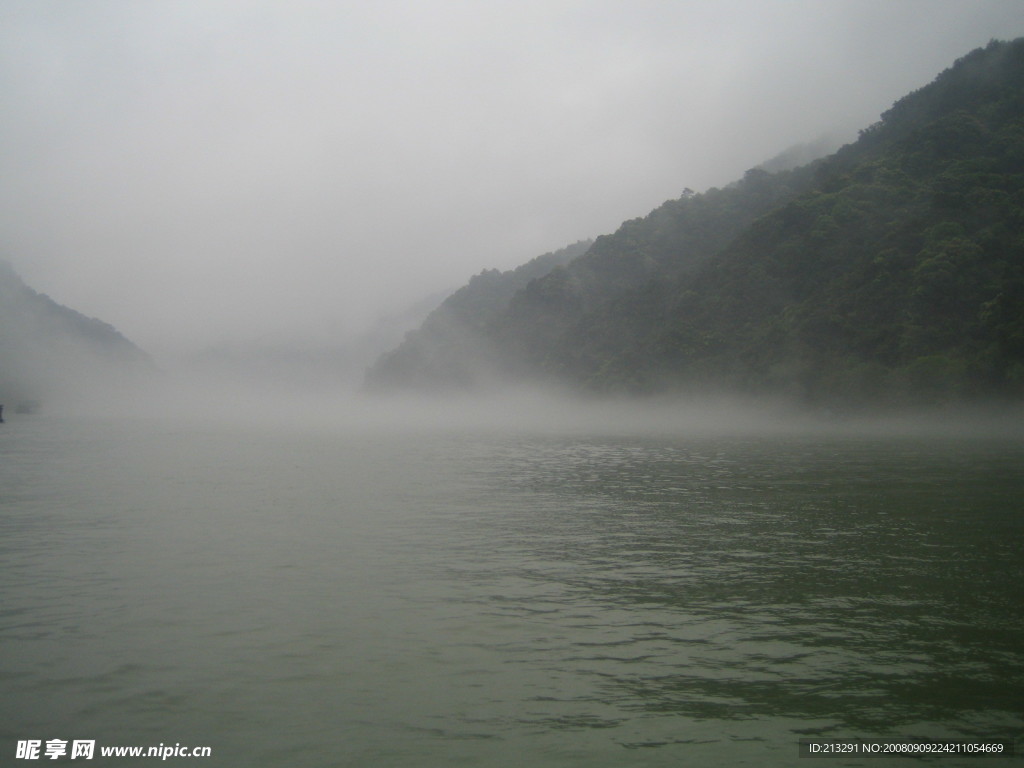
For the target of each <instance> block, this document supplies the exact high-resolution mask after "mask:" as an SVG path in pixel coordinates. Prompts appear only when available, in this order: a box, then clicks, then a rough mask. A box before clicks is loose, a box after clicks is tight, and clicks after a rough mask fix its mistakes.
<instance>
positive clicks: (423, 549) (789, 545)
mask: <svg viewBox="0 0 1024 768" xmlns="http://www.w3.org/2000/svg"><path fill="white" fill-rule="evenodd" d="M122 405H123V406H124V411H122V412H121V413H119V414H116V415H115V414H114V412H113V411H112V410H110V411H107V412H105V413H104V412H101V411H99V410H97V411H94V412H90V413H84V412H78V413H71V414H69V413H58V412H51V411H43V412H41V413H39V414H36V415H34V416H31V417H27V416H26V417H19V418H11V419H9V420H8V422H7V423H6V424H4V425H3V428H2V430H0V489H3V496H2V503H0V513H2V517H0V529H2V530H0V534H2V535H0V542H2V543H0V573H3V574H4V579H5V601H4V602H5V605H4V610H3V612H2V614H0V642H2V643H3V647H4V654H3V656H2V659H0V683H2V684H3V686H4V688H5V690H6V691H7V692H8V693H7V695H5V697H4V698H3V700H2V701H3V704H2V707H3V709H2V711H0V715H2V717H0V722H2V725H0V734H2V736H0V749H2V750H5V751H7V753H8V754H13V750H14V745H15V743H16V741H17V740H19V739H27V738H40V739H50V738H62V739H74V738H83V739H96V740H97V743H98V744H106V745H111V744H139V745H156V744H161V743H163V744H174V743H181V744H188V745H208V746H211V747H212V749H213V758H210V759H209V760H208V762H209V764H210V765H217V766H236V765H237V766H242V765H247V766H248V765H278V764H288V765H296V766H306V765H308V766H316V765H325V764H334V765H351V766H356V765H359V766H366V765H372V766H399V765H410V764H415V765H424V766H448V765H455V764H466V765H484V766H506V765H507V766H511V765H523V764H530V765H539V766H548V765H550V766H555V765H598V766H600V765H609V766H611V765H623V764H627V765H637V766H662V765H665V766H667V765H680V764H700V765H723V766H724V765H736V764H742V763H748V764H758V765H779V766H781V765H791V764H792V762H793V760H794V759H796V756H797V742H798V740H799V739H800V738H809V737H815V738H836V739H839V738H852V737H860V738H912V737H913V738H934V739H1003V740H1006V739H1010V740H1013V739H1019V738H1021V737H1022V736H1024V723H1022V721H1021V717H1020V710H1019V701H1018V695H1017V694H1018V692H1019V690H1020V687H1021V684H1022V683H1024V654H1022V653H1021V650H1020V649H1021V648H1024V642H1022V640H1024V604H1022V599H1021V594H1020V590H1019V589H1018V587H1019V583H1020V561H1021V560H1020V556H1021V541H1022V540H1024V539H1022V534H1024V530H1022V521H1021V518H1020V514H1019V500H1020V499H1021V498H1024V472H1022V471H1021V467H1022V466H1024V440H1022V439H1021V434H1020V432H1019V431H1016V433H1015V434H1014V429H1011V428H1008V427H1007V424H1008V421H1007V419H1005V418H1004V419H1003V420H1002V422H1001V427H1002V429H1001V432H1000V431H999V430H987V431H986V429H984V427H985V424H984V423H983V421H982V420H980V419H973V420H971V422H970V423H972V424H974V425H975V426H974V427H973V428H972V429H973V431H968V430H966V429H965V428H964V424H965V423H967V422H962V423H960V424H955V423H953V422H952V421H951V416H952V415H951V414H947V415H946V417H947V418H946V420H945V421H944V422H943V421H942V420H936V419H935V418H932V419H931V420H924V419H911V418H909V417H904V418H903V420H902V421H901V422H900V421H897V420H895V419H893V418H889V419H888V420H885V421H884V422H876V423H874V424H871V423H869V422H867V421H859V422H855V421H852V420H840V419H837V418H836V417H834V416H827V415H826V416H822V415H821V414H815V415H813V417H812V416H811V415H808V414H806V413H805V414H800V413H798V412H795V411H793V410H791V409H786V408H783V407H781V406H779V405H778V404H774V405H773V406H772V407H768V406H769V404H765V403H749V402H748V403H745V404H740V403H737V402H735V401H726V400H719V401H717V402H715V401H711V400H705V401H702V402H664V403H650V404H646V405H640V404H637V403H615V404H612V403H609V402H602V401H581V400H570V399H568V398H562V397H557V396H554V395H541V394H539V393H537V392H529V393H526V392H521V393H518V394H516V395H515V396H513V395H511V394H509V395H507V396H505V397H493V398H480V399H478V400H470V399H466V398H452V399H450V400H447V401H445V400H434V401H423V400H415V399H409V398H405V399H403V398H370V397H357V396H354V395H341V394H338V393H319V395H318V396H316V397H314V396H312V395H310V394H305V395H302V396H299V395H298V394H297V393H296V392H295V391H294V390H293V391H292V392H291V393H290V395H288V394H286V393H285V392H282V391H273V390H271V391H267V390H263V391H261V390H260V389H258V388H250V389H246V388H243V387H240V386H237V385H235V386H230V387H218V388H210V387H206V386H200V385H198V384H197V383H194V384H193V385H192V386H191V388H188V389H186V388H184V387H181V386H176V387H174V388H172V389H170V390H169V391H165V392H163V393H161V396H160V397H157V396H155V395H152V396H151V397H150V398H149V399H147V400H143V399H141V398H140V399H135V400H131V401H128V402H125V403H122ZM1018 424H1019V422H1018ZM988 426H990V427H991V426H992V421H990V422H989V424H988ZM101 762H102V761H97V764H101ZM115 762H116V764H121V763H122V762H123V760H122V761H120V762H117V761H112V762H111V764H115ZM944 764H946V763H944ZM948 764H950V765H957V764H960V765H968V764H973V761H972V760H970V759H964V760H957V759H952V760H951V761H950V762H949V763H948Z"/></svg>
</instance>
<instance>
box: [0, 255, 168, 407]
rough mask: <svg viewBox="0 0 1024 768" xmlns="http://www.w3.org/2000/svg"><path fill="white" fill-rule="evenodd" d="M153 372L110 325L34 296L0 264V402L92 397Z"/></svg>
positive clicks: (13, 403) (13, 404)
mask: <svg viewBox="0 0 1024 768" xmlns="http://www.w3.org/2000/svg"><path fill="white" fill-rule="evenodd" d="M154 372H155V366H154V365H153V363H152V361H151V360H150V358H149V357H148V356H147V355H146V354H145V353H144V352H142V351H141V350H140V349H139V348H138V347H136V346H135V345H134V344H132V343H131V342H130V341H128V340H127V339H125V338H124V337H123V336H122V335H121V334H120V333H118V332H117V331H116V330H115V329H114V328H113V327H111V326H110V325H108V324H106V323H104V322H101V321H100V320H96V319H93V318H88V317H86V316H84V315H82V314H80V313H78V312H75V311H74V310H72V309H68V308H67V307H64V306H62V305H60V304H58V303H56V302H55V301H53V300H52V299H50V298H49V297H48V296H45V295H43V294H39V293H37V292H36V291H34V290H32V289H31V288H29V287H28V286H27V285H25V283H24V282H23V281H22V280H21V278H20V277H18V275H17V274H16V273H15V272H14V270H13V269H11V267H10V265H8V264H6V263H4V262H0V403H6V404H8V405H9V406H11V407H15V408H16V407H18V406H19V405H21V404H27V403H36V402H42V403H44V404H46V403H48V402H50V401H52V400H55V399H61V400H66V399H76V400H77V399H82V398H87V397H93V396H96V395H97V394H102V393H103V392H104V391H105V390H112V389H113V390H118V391H121V388H122V387H123V386H125V385H127V384H131V383H137V382H138V381H140V380H141V379H143V378H145V377H148V376H150V375H152V374H153V373H154Z"/></svg>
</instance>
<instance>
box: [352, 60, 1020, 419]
mask: <svg viewBox="0 0 1024 768" xmlns="http://www.w3.org/2000/svg"><path fill="white" fill-rule="evenodd" d="M786 165H788V163H787V162H785V161H784V160H781V161H779V162H775V163H769V164H766V166H765V167H770V168H776V167H781V168H785V167H786ZM471 285H472V284H471ZM470 287H471V286H467V287H466V289H469V288H470ZM466 289H464V290H466ZM429 322H430V321H429V320H428V323H429ZM467 325H468V326H471V327H473V332H472V334H471V338H470V339H469V340H468V341H469V342H471V343H463V341H462V340H460V336H459V334H460V333H461V331H458V332H455V333H447V331H446V330H445V329H444V328H440V327H435V328H433V329H431V330H429V331H428V329H427V325H426V324H425V325H424V327H423V329H421V331H420V332H419V333H420V334H423V333H425V332H426V333H428V334H429V338H430V343H429V344H424V343H419V342H418V341H417V339H418V337H417V336H413V337H410V340H409V341H407V343H406V344H405V345H403V347H404V351H403V347H400V348H399V350H397V351H396V353H394V354H393V355H392V356H391V357H390V358H387V359H386V360H384V361H382V363H381V364H379V365H378V366H377V367H376V368H375V369H374V370H373V372H372V373H373V375H372V376H370V378H369V380H370V382H371V383H376V384H378V385H381V386H384V385H387V386H392V387H399V386H401V387H412V388H422V387H425V386H436V385H437V383H438V382H439V381H441V380H444V377H443V376H442V377H438V376H434V375H427V372H430V371H435V370H438V369H443V370H447V371H462V370H463V369H465V368H469V369H472V370H474V371H476V373H475V374H474V375H473V376H468V377H467V376H461V375H454V376H449V377H448V383H450V384H460V385H465V384H467V383H468V384H471V385H476V384H479V383H480V382H483V381H489V382H517V381H523V380H527V381H541V382H551V383H558V384H561V385H568V386H570V387H572V388H575V389H577V390H581V391H591V392H628V393H654V392H664V391H679V390H688V391H694V390H696V391H702V390H706V389H712V390H714V391H716V392H721V391H723V390H726V391H736V392H744V393H772V394H784V395H788V396H792V397H794V398H797V399H799V400H802V401H805V402H814V403H830V404H837V405H843V404H846V405H858V404H866V403H924V402H927V403H936V402H950V401H961V400H967V399H973V398H981V397H992V396H995V397H1001V398H1011V399H1020V398H1022V397H1024V40H1016V41H1013V42H997V41H993V42H992V43H990V44H989V45H988V46H987V47H985V48H983V49H978V50H975V51H973V52H971V53H970V54H968V55H967V56H964V57H963V58H962V59H960V60H958V61H957V62H956V63H955V64H954V65H953V66H952V67H951V68H950V69H948V70H946V71H945V72H943V73H941V74H940V75H939V76H938V77H937V78H936V79H935V80H934V82H932V83H931V84H929V85H927V86H925V87H923V88H921V89H920V90H918V91H915V92H913V93H911V94H909V95H907V96H906V97H904V98H903V99H901V100H899V101H898V102H896V104H894V105H893V107H892V108H891V109H890V110H889V111H887V112H886V113H885V114H883V115H882V118H881V120H880V121H879V122H878V123H876V124H874V125H872V126H870V127H868V128H866V129H865V130H863V131H862V132H861V135H860V138H859V139H858V140H857V141H856V142H854V143H852V144H849V145H847V146H845V147H842V148H841V149H840V150H838V151H837V152H835V153H834V154H832V155H830V156H828V157H826V158H824V159H821V160H817V161H814V162H812V163H809V164H806V165H803V166H800V167H797V168H793V169H790V170H779V171H777V172H769V171H767V170H765V168H764V167H762V168H757V169H752V170H751V171H748V172H747V174H746V175H745V176H744V178H743V179H741V180H739V181H737V182H736V183H734V184H732V185H729V186H728V187H726V188H724V189H711V190H708V191H707V192H705V193H703V194H693V193H691V192H689V191H687V192H686V193H684V195H683V196H682V197H680V198H679V199H677V200H670V201H668V202H666V203H664V204H663V205H662V206H660V207H659V208H657V209H656V210H654V211H652V212H651V213H650V214H648V215H647V216H646V217H643V218H640V219H634V220H632V221H628V222H626V223H624V224H623V225H622V226H621V227H620V228H619V230H618V231H617V232H615V233H614V234H612V235H606V236H603V237H599V238H598V239H597V240H596V241H595V242H594V243H593V245H592V246H590V248H589V249H587V250H586V252H585V253H583V254H581V255H579V256H578V257H576V258H575V259H573V260H572V261H571V262H569V263H567V264H566V265H565V266H563V267H559V268H556V269H553V270H551V271H550V272H549V273H548V274H546V275H544V276H540V277H537V278H536V279H533V280H531V281H529V282H528V283H527V284H526V285H525V286H523V287H522V288H520V289H518V290H517V291H516V292H515V294H514V295H513V296H512V297H511V298H510V299H509V300H508V301H507V302H506V301H503V302H501V303H500V309H499V310H497V311H495V309H494V308H493V307H489V308H488V309H487V311H483V312H477V311H475V310H473V309H468V310H467V313H466V314H465V315H464V316H462V317H461V318H460V322H459V324H458V328H460V329H461V328H464V327H466V326H467ZM481 366H484V367H486V375H484V374H483V373H480V372H479V371H480V367H481Z"/></svg>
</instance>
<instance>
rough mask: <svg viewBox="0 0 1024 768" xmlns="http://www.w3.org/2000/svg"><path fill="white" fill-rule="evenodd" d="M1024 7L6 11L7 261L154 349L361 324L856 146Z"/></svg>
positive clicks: (154, 6)
mask: <svg viewBox="0 0 1024 768" xmlns="http://www.w3.org/2000/svg"><path fill="white" fill-rule="evenodd" d="M1022 34H1024V5H1022V3H1021V2H1020V0H877V1H876V0H708V1H706V2H696V1H687V0H666V1H665V2H645V0H621V1H619V0H616V1H610V0H595V1H593V2H587V1H584V0H536V1H535V0H510V1H509V2H504V1H503V0H465V1H459V0H421V1H420V2H413V1H412V0H399V1H397V2H390V1H388V0H381V1H379V2H368V1H367V2H345V1H344V0H321V1H316V0H277V1H276V2H270V1H269V0H149V1H147V2H142V1H141V0H75V1H74V2H70V1H69V0H0V225H2V229H0V238H2V240H0V257H4V256H5V257H6V258H7V259H8V260H9V261H10V262H11V263H12V264H13V265H14V267H15V268H16V269H17V270H18V271H19V272H20V273H21V275H22V276H23V277H24V278H25V279H26V281H28V282H29V283H30V284H31V285H32V286H33V287H35V288H36V289H37V290H39V291H41V292H44V293H48V294H49V295H50V296H52V297H53V298H54V299H55V300H57V301H60V302H61V303H64V304H67V305H69V306H71V307H73V308H75V309H77V310H79V311H81V312H83V313H85V314H87V315H90V316H97V317H100V318H101V319H103V320H106V321H107V322H110V323H112V324H113V325H115V326H116V327H117V328H118V329H119V330H121V331H122V332H123V333H124V334H125V335H127V336H128V337H129V338H131V339H132V340H133V341H135V342H136V343H138V344H140V345H141V346H143V347H144V348H147V349H149V350H150V351H152V352H154V353H156V354H157V355H160V354H161V353H166V352H169V351H175V350H180V349H187V348H201V347H203V346H206V345H208V344H215V343H222V342H225V341H242V342H252V341H258V340H264V341H283V340H287V339H289V338H292V337H307V338H310V339H313V340H315V341H318V342H319V341H323V340H324V339H329V338H332V337H333V338H339V339H341V338H344V337H345V336H346V335H347V334H350V333H354V332H356V331H357V330H358V329H359V328H360V327H361V326H362V325H364V324H365V323H367V322H368V321H369V320H370V319H371V318H372V317H374V316H375V315H379V314H384V313H389V312H393V311H395V310H398V309H400V308H402V306H404V305H405V304H407V303H409V302H412V301H414V300H415V299H417V298H419V297H421V296H423V295H425V294H428V293H431V292H434V291H438V290H441V289H444V288H448V287H455V286H457V285H459V284H461V283H463V282H464V281H465V280H466V279H467V278H468V277H469V276H471V275H472V274H475V273H477V272H479V271H480V270H482V269H484V268H490V267H498V268H502V269H508V268H511V267H513V266H516V265H518V264H520V263H522V262H524V261H526V260H528V259H530V258H532V257H533V256H536V255H539V254H541V253H543V252H545V251H549V250H553V249H555V248H558V247H561V246H563V245H566V244H569V243H572V242H575V241H576V240H579V239H583V238H587V237H592V236H597V235H599V234H603V233H607V232H611V231H614V230H615V229H616V228H617V227H618V225H619V224H620V223H621V222H622V221H623V220H625V219H628V218H633V217H636V216H641V215H644V214H646V213H647V212H648V211H649V210H650V209H652V208H653V207H655V206H657V205H658V204H660V203H661V202H663V201H664V200H666V199H668V198H672V197H677V196H678V195H679V194H680V192H681V191H682V189H683V188H684V187H691V188H693V189H695V190H698V191H703V190H704V189H707V188H708V187H711V186H721V185H724V184H726V183H728V182H730V181H732V180H734V179H736V178H738V177H739V176H741V175H742V173H743V172H744V171H745V170H746V169H747V168H750V167H752V166H754V165H756V164H758V163H759V162H761V161H763V160H765V159H767V158H769V157H770V156H772V155H774V154H776V153H778V152H779V151H781V150H783V149H785V148H787V147H788V146H790V145H792V144H795V143H799V142H804V141H811V140H814V139H816V138H818V137H819V136H820V135H821V134H823V133H826V132H829V131H837V130H838V131H840V132H841V135H842V136H843V138H845V139H847V140H849V139H852V138H854V137H855V136H856V131H857V129H858V128H862V127H865V126H866V125H868V124H870V123H872V122H874V121H875V120H876V119H877V118H878V116H879V114H880V113H881V112H882V111H884V110H885V109H887V108H888V107H889V106H890V105H891V104H892V102H893V101H894V100H896V99H897V98H899V97H901V96H903V95H904V94H906V93H907V92H908V91H910V90H913V89H915V88H918V87H921V86H923V85H925V84H927V83H928V82H930V81H931V80H932V79H933V78H934V77H935V75H937V74H938V72H939V71H941V70H942V69H945V68H946V67H948V66H949V65H950V64H952V62H953V61H954V60H955V59H956V58H958V57H960V56H962V55H963V54H965V53H967V52H968V51H970V50H971V49H973V48H976V47H978V46H981V45H984V44H985V43H987V42H988V41H989V40H990V39H991V38H999V39H1009V38H1012V37H1016V36H1020V35H1022Z"/></svg>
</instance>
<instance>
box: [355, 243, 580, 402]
mask: <svg viewBox="0 0 1024 768" xmlns="http://www.w3.org/2000/svg"><path fill="white" fill-rule="evenodd" d="M591 243H592V241H589V240H587V241H581V242H578V243H575V244H574V245H570V246H568V247H566V248H562V249H560V250H557V251H553V252H551V253H546V254H544V255H543V256H538V257H537V258H535V259H532V260H531V261H529V262H527V263H526V264H523V265H522V266H520V267H517V268H516V269H513V270H509V271H507V272H499V271H498V270H497V269H487V270H484V271H483V272H481V273H480V274H479V275H476V276H474V277H473V278H472V279H471V280H470V281H469V284H468V285H465V286H463V287H462V288H460V289H459V290H457V291H456V292H455V293H453V294H452V295H451V296H449V297H448V298H447V299H445V301H444V302H442V303H441V305H440V306H439V307H438V308H437V309H435V310H434V311H433V312H431V313H430V314H429V315H428V316H427V318H426V320H425V321H424V322H423V325H422V326H421V327H420V328H419V329H418V330H416V331H412V332H409V333H407V334H406V336H405V339H404V340H403V341H402V343H401V344H400V345H399V346H398V348H397V349H395V350H394V351H392V352H390V353H388V354H386V355H384V356H383V357H381V358H380V360H378V361H377V363H376V364H375V365H373V366H372V367H371V368H370V370H369V371H368V372H367V376H366V380H367V384H368V385H369V386H370V387H375V388H381V387H383V388H389V387H391V386H394V385H399V386H401V385H404V384H407V383H410V382H415V383H416V386H418V387H421V388H429V389H438V388H447V387H451V386H460V387H465V386H481V385H485V384H486V383H488V378H489V377H490V376H491V375H492V373H493V372H494V371H495V369H496V365H497V361H496V360H495V359H494V358H493V356H492V351H493V348H492V345H491V343H490V340H489V338H488V333H489V331H490V326H491V324H492V323H493V322H494V321H496V320H497V319H498V318H500V317H501V316H502V313H504V312H505V311H506V310H507V309H508V305H509V302H510V301H511V300H512V297H513V296H515V295H516V293H517V292H519V291H520V290H522V289H523V288H524V287H525V286H527V285H528V284H529V283H530V282H531V281H533V280H536V279H538V278H541V277H544V276H545V275H547V274H549V273H550V272H551V271H552V270H554V269H557V268H558V267H562V266H564V265H566V264H568V263H569V262H571V261H572V260H573V259H575V258H576V257H578V256H580V255H582V254H584V253H586V251H587V249H588V248H589V247H590V245H591Z"/></svg>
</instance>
